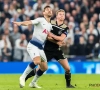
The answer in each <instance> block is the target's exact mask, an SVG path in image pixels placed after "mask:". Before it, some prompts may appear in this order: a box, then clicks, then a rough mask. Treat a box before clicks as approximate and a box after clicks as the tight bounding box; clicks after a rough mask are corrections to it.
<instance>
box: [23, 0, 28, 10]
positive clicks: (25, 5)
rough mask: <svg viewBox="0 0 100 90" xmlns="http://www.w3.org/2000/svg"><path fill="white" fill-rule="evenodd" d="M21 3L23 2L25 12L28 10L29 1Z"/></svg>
mask: <svg viewBox="0 0 100 90" xmlns="http://www.w3.org/2000/svg"><path fill="white" fill-rule="evenodd" d="M23 2H24V8H25V10H28V9H29V1H28V0H23Z"/></svg>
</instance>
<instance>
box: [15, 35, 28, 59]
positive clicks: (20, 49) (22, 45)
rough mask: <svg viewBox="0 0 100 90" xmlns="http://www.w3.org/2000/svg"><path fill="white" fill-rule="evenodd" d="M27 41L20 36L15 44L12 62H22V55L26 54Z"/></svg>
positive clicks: (23, 36)
mask: <svg viewBox="0 0 100 90" xmlns="http://www.w3.org/2000/svg"><path fill="white" fill-rule="evenodd" d="M26 46H27V40H26V36H25V35H24V34H22V35H21V36H20V38H19V39H17V40H16V42H15V49H14V57H13V58H14V60H15V61H23V57H24V55H25V54H24V53H26Z"/></svg>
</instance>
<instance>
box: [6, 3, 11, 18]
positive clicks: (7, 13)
mask: <svg viewBox="0 0 100 90" xmlns="http://www.w3.org/2000/svg"><path fill="white" fill-rule="evenodd" d="M8 9H9V6H8V5H7V4H6V5H4V14H5V17H6V18H11V17H12V16H11V14H10V13H9V12H8Z"/></svg>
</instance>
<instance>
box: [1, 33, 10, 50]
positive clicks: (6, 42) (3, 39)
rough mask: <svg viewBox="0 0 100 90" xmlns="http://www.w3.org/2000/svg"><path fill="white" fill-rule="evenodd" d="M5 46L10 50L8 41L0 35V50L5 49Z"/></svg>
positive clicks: (4, 36)
mask: <svg viewBox="0 0 100 90" xmlns="http://www.w3.org/2000/svg"><path fill="white" fill-rule="evenodd" d="M5 44H7V45H6V47H7V48H9V49H12V47H11V43H10V41H9V40H8V39H7V36H6V35H2V39H1V40H0V49H3V48H4V47H5Z"/></svg>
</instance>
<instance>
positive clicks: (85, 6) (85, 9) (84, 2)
mask: <svg viewBox="0 0 100 90" xmlns="http://www.w3.org/2000/svg"><path fill="white" fill-rule="evenodd" d="M88 6H89V3H88V1H87V0H82V6H81V13H82V14H87V13H88V12H89V8H88Z"/></svg>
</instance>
